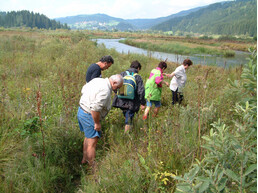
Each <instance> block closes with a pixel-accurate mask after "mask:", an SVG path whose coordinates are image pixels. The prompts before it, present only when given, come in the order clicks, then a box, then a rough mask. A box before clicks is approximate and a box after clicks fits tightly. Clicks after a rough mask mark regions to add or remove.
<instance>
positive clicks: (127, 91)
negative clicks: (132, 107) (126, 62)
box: [117, 71, 137, 100]
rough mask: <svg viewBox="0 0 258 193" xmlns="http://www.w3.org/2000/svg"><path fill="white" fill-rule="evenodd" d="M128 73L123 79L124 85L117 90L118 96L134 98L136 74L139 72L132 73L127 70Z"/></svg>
mask: <svg viewBox="0 0 258 193" xmlns="http://www.w3.org/2000/svg"><path fill="white" fill-rule="evenodd" d="M126 74H127V75H125V76H124V77H123V79H124V83H123V86H122V87H121V88H120V89H119V90H118V91H117V96H118V98H121V99H131V100H132V99H134V96H135V91H136V86H137V85H136V81H135V75H137V73H133V72H132V74H130V73H129V72H128V71H126Z"/></svg>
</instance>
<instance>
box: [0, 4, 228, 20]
mask: <svg viewBox="0 0 258 193" xmlns="http://www.w3.org/2000/svg"><path fill="white" fill-rule="evenodd" d="M221 1H225V0H0V11H5V12H8V11H21V10H28V11H33V12H34V13H40V14H44V15H45V16H47V17H48V18H50V19H54V18H58V17H66V16H76V15H82V14H96V13H103V14H107V15H109V16H112V17H117V18H122V19H148V18H151V19H153V18H157V17H166V16H169V15H172V14H175V13H178V12H180V11H183V10H188V9H192V8H195V7H199V6H205V5H209V4H212V3H216V2H221Z"/></svg>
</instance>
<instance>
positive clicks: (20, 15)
mask: <svg viewBox="0 0 258 193" xmlns="http://www.w3.org/2000/svg"><path fill="white" fill-rule="evenodd" d="M0 26H1V27H5V28H9V27H30V28H34V27H37V28H39V29H52V30H55V29H70V28H69V27H68V25H67V24H61V23H60V22H57V21H56V20H50V19H49V18H48V17H46V16H45V15H43V14H39V13H33V12H30V11H26V10H23V11H11V12H0Z"/></svg>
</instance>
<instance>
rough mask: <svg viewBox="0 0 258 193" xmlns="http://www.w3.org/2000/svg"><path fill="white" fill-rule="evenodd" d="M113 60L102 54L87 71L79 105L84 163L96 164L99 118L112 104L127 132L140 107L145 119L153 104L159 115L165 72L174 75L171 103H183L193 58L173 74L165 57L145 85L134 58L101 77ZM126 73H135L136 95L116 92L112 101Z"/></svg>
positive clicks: (99, 135)
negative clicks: (128, 96) (122, 95)
mask: <svg viewBox="0 0 258 193" xmlns="http://www.w3.org/2000/svg"><path fill="white" fill-rule="evenodd" d="M113 63H114V60H113V58H112V57H111V56H103V57H102V58H101V59H100V61H99V62H97V63H93V64H91V65H90V66H89V68H88V69H87V72H86V84H85V85H84V86H83V88H82V90H81V93H82V95H81V98H80V102H79V109H78V114H77V118H78V123H79V127H80V130H81V131H82V132H84V134H85V138H84V142H83V158H82V161H81V163H82V164H84V163H88V164H89V165H90V166H94V159H95V155H96V145H97V142H98V139H99V138H100V137H101V124H100V121H101V120H103V119H104V118H105V116H106V115H107V114H108V112H109V110H110V109H111V104H112V107H115V108H120V109H121V110H122V111H123V115H124V117H125V129H124V131H125V132H128V131H129V130H130V129H131V125H132V121H133V117H134V115H135V113H137V112H138V111H139V110H140V109H141V110H142V111H144V114H143V120H146V119H147V117H148V114H149V112H150V109H151V107H152V106H153V105H154V106H155V109H154V114H153V116H157V114H158V111H159V109H160V107H161V93H162V85H163V84H165V85H166V86H169V83H168V82H166V81H165V80H164V76H165V77H168V78H172V80H171V82H170V89H171V91H172V104H176V103H177V102H178V103H179V104H180V103H181V102H182V100H183V94H182V88H183V87H184V86H185V83H186V79H187V76H186V73H185V70H186V69H188V68H189V66H191V65H192V61H191V60H190V59H185V60H184V61H183V64H182V65H181V66H179V67H177V68H176V69H175V71H174V72H172V73H171V74H166V73H164V71H165V69H166V68H167V63H166V62H164V61H162V62H160V63H159V65H158V67H157V68H155V69H153V70H152V71H151V73H150V76H149V78H148V80H147V81H146V84H145V85H144V83H143V80H142V77H141V76H140V75H139V74H138V73H139V71H140V70H141V67H142V66H141V64H140V62H139V61H137V60H135V61H133V62H132V63H131V65H130V68H129V69H127V70H126V71H124V72H122V73H121V74H115V75H112V76H110V77H109V78H105V79H104V78H102V75H101V72H102V71H103V70H106V69H108V68H109V67H110V66H111V65H112V64H113ZM127 74H133V75H134V78H135V80H134V81H135V83H136V84H135V85H136V88H135V96H134V98H133V99H125V98H120V97H119V96H118V94H116V95H115V97H114V99H113V102H112V101H111V98H112V92H115V93H117V90H118V89H122V86H123V82H124V81H123V77H125V76H126V75H127Z"/></svg>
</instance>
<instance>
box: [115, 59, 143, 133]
mask: <svg viewBox="0 0 258 193" xmlns="http://www.w3.org/2000/svg"><path fill="white" fill-rule="evenodd" d="M140 70H141V64H140V62H139V61H137V60H135V61H133V62H132V63H131V66H130V68H129V69H128V70H126V71H124V72H122V73H121V75H122V76H123V79H124V85H123V87H122V88H120V89H119V92H118V93H117V94H116V95H115V97H114V99H113V104H112V106H113V107H115V108H120V109H121V110H122V111H123V114H124V117H125V130H124V131H125V133H126V132H128V131H129V130H130V129H131V125H132V120H133V117H134V115H135V113H137V112H138V111H139V109H140V108H141V109H142V110H143V109H144V108H145V103H146V101H145V98H144V96H145V90H144V84H143V80H142V78H141V76H140V75H139V74H138V72H139V71H140Z"/></svg>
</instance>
